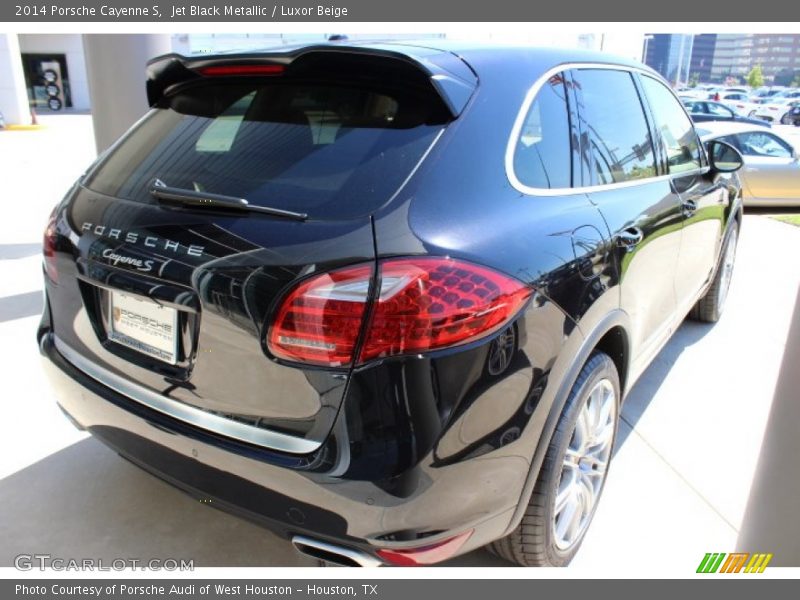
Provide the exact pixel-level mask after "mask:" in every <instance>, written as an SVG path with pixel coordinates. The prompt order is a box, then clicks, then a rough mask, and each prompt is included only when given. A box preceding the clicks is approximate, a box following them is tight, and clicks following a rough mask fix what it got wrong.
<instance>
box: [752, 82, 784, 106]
mask: <svg viewBox="0 0 800 600" xmlns="http://www.w3.org/2000/svg"><path fill="white" fill-rule="evenodd" d="M785 89H787V88H785V87H784V86H766V87H760V88H758V89H757V90H755V91H754V92H753V93H752V94H751V96H750V100H751V101H753V102H756V101H757V100H769V99H770V98H772V97H774V96H776V95H778V94H780V93H781V92H783V91H784V90H785Z"/></svg>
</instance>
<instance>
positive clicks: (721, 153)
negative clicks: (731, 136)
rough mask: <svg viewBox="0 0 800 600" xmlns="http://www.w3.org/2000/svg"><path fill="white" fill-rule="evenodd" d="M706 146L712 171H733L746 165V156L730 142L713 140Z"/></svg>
mask: <svg viewBox="0 0 800 600" xmlns="http://www.w3.org/2000/svg"><path fill="white" fill-rule="evenodd" d="M706 147H707V149H708V162H709V164H710V165H711V170H712V171H716V172H717V173H733V172H735V171H738V170H739V169H741V168H742V167H743V166H744V158H742V155H741V153H740V152H739V151H738V150H737V149H736V148H734V147H733V146H731V145H730V144H729V143H728V142H723V141H721V140H711V141H710V142H709V143H708V145H707V146H706Z"/></svg>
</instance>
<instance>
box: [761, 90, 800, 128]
mask: <svg viewBox="0 0 800 600" xmlns="http://www.w3.org/2000/svg"><path fill="white" fill-rule="evenodd" d="M797 99H798V98H795V97H786V96H780V97H775V98H772V99H771V100H770V101H769V102H766V103H764V104H758V105H756V106H757V108H756V111H755V114H754V115H753V116H754V117H757V118H759V119H764V120H765V121H769V122H770V123H772V122H778V121H780V119H781V117H782V116H783V115H785V114H786V113H787V112H788V110H789V108H790V105H791V104H792V103H794V102H797Z"/></svg>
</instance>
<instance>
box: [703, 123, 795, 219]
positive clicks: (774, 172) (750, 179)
mask: <svg viewBox="0 0 800 600" xmlns="http://www.w3.org/2000/svg"><path fill="white" fill-rule="evenodd" d="M697 132H698V133H699V134H700V137H701V139H702V140H703V142H709V141H710V140H714V139H718V140H722V141H723V142H728V143H729V144H731V145H732V146H733V147H735V148H736V149H738V150H739V152H741V154H742V156H743V157H744V168H743V169H741V170H740V171H739V176H740V177H741V179H742V183H743V184H744V185H743V193H744V204H745V206H787V205H795V206H800V152H798V150H797V146H795V145H794V144H793V143H790V142H789V141H787V139H786V138H785V137H783V136H781V135H780V134H779V133H776V132H775V130H774V129H768V128H766V127H762V126H759V125H749V124H746V123H731V122H709V123H702V124H701V125H700V126H698V127H697Z"/></svg>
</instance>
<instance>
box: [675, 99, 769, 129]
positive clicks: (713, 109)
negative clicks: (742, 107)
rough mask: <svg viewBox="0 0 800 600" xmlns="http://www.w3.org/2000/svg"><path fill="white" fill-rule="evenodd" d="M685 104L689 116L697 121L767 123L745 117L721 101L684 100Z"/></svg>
mask: <svg viewBox="0 0 800 600" xmlns="http://www.w3.org/2000/svg"><path fill="white" fill-rule="evenodd" d="M683 105H684V106H685V107H686V110H688V111H689V116H690V117H691V118H692V121H694V122H695V123H705V122H707V121H736V122H740V123H751V124H754V125H767V124H766V123H765V122H764V120H763V119H758V118H755V117H745V116H742V115H741V114H739V113H738V112H736V111H735V110H734V109H732V108H731V107H729V106H726V105H725V104H722V103H721V102H712V101H711V100H685V99H684V100H683Z"/></svg>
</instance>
